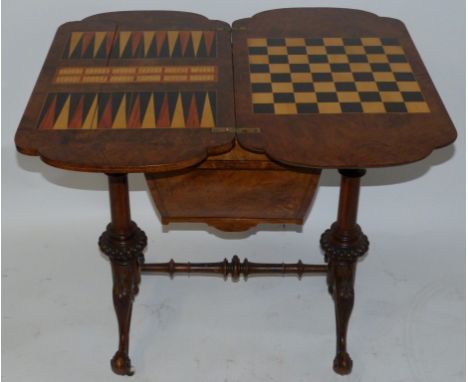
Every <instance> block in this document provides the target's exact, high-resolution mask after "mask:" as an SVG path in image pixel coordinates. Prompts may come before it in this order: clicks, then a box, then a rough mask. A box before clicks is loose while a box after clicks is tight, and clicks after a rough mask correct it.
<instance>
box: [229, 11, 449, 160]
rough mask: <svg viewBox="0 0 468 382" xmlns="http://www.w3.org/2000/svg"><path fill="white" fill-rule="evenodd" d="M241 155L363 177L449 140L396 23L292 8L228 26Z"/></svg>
mask: <svg viewBox="0 0 468 382" xmlns="http://www.w3.org/2000/svg"><path fill="white" fill-rule="evenodd" d="M233 57H234V75H235V89H236V95H235V97H236V121H237V126H238V127H240V128H242V127H256V128H260V130H261V133H258V134H239V135H238V139H239V141H240V143H241V145H242V146H243V147H245V148H246V149H249V150H253V151H257V152H264V153H265V154H266V155H268V157H270V158H273V159H275V160H277V161H280V162H282V163H285V164H289V165H296V166H305V167H321V168H367V167H381V166H391V165H397V164H403V163H408V162H413V161H416V160H420V159H422V158H424V157H425V156H427V155H429V154H430V153H431V151H432V150H434V149H435V148H438V147H442V146H445V145H448V144H450V143H451V142H453V140H454V139H455V138H456V131H455V129H454V127H453V124H452V122H451V120H450V118H449V116H448V114H447V112H446V110H445V108H444V106H443V104H442V102H441V100H440V97H439V95H438V93H437V91H436V89H435V87H434V85H433V83H432V81H431V79H430V77H429V74H428V73H427V70H426V68H425V67H424V64H423V63H422V61H421V58H420V57H419V54H418V52H417V50H416V48H415V46H414V44H413V42H412V40H411V38H410V36H409V34H408V32H407V30H406V28H405V26H404V25H403V23H402V22H400V21H398V20H395V19H390V18H385V17H378V16H376V15H374V14H371V13H368V12H363V11H356V10H350V9H332V8H297V9H294V8H291V9H280V10H273V11H267V12H263V13H259V14H257V15H255V16H253V17H252V18H249V19H243V20H238V21H236V22H235V23H234V24H233Z"/></svg>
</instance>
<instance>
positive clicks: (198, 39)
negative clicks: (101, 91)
mask: <svg viewBox="0 0 468 382" xmlns="http://www.w3.org/2000/svg"><path fill="white" fill-rule="evenodd" d="M209 57H216V32H215V31H179V30H172V31H168V30H153V31H103V32H97V31H94V32H72V33H71V35H70V38H69V39H68V42H67V45H66V47H65V50H64V52H63V55H62V58H63V59H101V58H102V59H107V58H132V59H133V58H209Z"/></svg>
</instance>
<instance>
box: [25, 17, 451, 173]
mask: <svg viewBox="0 0 468 382" xmlns="http://www.w3.org/2000/svg"><path fill="white" fill-rule="evenodd" d="M231 37H232V49H231ZM233 72H234V81H233ZM233 84H234V85H233ZM234 98H235V102H234ZM236 136H237V139H238V141H239V143H240V144H241V145H242V146H243V147H244V148H246V149H247V150H251V151H255V152H264V153H266V154H267V155H268V156H269V157H270V158H272V159H273V160H276V161H278V162H282V163H285V164H290V165H295V166H305V167H321V168H327V167H335V168H355V167H356V168H366V167H378V166H389V165H396V164H401V163H408V162H412V161H416V160H419V159H422V158H423V157H425V156H427V155H428V154H429V153H430V152H431V151H432V150H433V149H435V148H437V147H441V146H444V145H447V144H449V143H450V142H452V141H453V140H454V139H455V137H456V132H455V129H454V128H453V125H452V122H451V121H450V118H449V117H448V114H447V112H446V110H445V108H444V106H443V104H442V102H441V100H440V97H439V96H438V94H437V91H436V90H435V88H434V85H433V84H432V81H431V79H430V77H429V75H428V73H427V71H426V69H425V67H424V65H423V63H422V61H421V58H420V57H419V55H418V53H417V51H416V48H415V46H414V44H413V42H412V41H411V38H410V37H409V35H408V32H407V31H406V28H405V27H404V25H403V24H402V23H401V22H399V21H397V20H394V19H389V18H381V17H378V16H376V15H373V14H370V13H367V12H361V11H354V10H345V9H321V8H316V9H314V8H304V9H283V10H275V11H268V12H263V13H260V14H258V15H255V16H254V17H252V18H249V19H243V20H238V21H236V22H235V23H234V24H233V28H232V31H231V28H230V27H229V25H227V24H225V23H223V22H220V21H212V20H208V19H206V18H204V17H203V16H199V15H195V14H189V13H183V12H164V11H154V12H153V11H149V12H118V13H110V14H101V15H96V16H92V17H89V18H87V19H84V20H83V21H79V22H71V23H67V24H64V25H63V26H61V27H60V28H59V30H58V31H57V34H56V36H55V39H54V41H53V44H52V47H51V49H50V51H49V54H48V56H47V59H46V62H45V64H44V67H43V69H42V71H41V74H40V76H39V79H38V82H37V84H36V87H35V89H34V91H33V93H32V95H31V98H30V101H29V104H28V106H27V109H26V111H25V114H24V116H23V119H22V121H21V123H20V126H19V129H18V132H17V136H16V144H17V147H18V149H19V150H20V151H21V152H23V153H26V154H31V155H40V156H41V157H42V158H43V160H45V161H46V162H48V163H50V164H52V165H55V166H58V167H62V168H69V169H74V170H82V171H100V172H155V171H167V170H172V169H178V168H184V167H188V166H191V165H194V164H196V163H198V162H200V161H202V160H204V159H205V158H206V157H207V156H208V155H212V154H218V153H222V152H226V151H229V150H230V149H231V148H232V146H233V142H234V139H235V138H236Z"/></svg>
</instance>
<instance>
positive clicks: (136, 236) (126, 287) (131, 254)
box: [99, 174, 147, 375]
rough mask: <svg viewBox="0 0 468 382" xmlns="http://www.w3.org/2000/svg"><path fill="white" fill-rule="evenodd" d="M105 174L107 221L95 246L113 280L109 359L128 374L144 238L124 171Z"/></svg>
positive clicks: (114, 369)
mask: <svg viewBox="0 0 468 382" xmlns="http://www.w3.org/2000/svg"><path fill="white" fill-rule="evenodd" d="M108 178H109V195H110V204H111V223H110V224H109V225H108V226H107V229H106V231H105V232H104V233H103V234H102V235H101V237H100V238H99V247H100V248H101V250H102V251H103V252H104V253H105V254H106V255H107V256H108V257H109V259H110V262H111V266H112V278H113V283H114V286H113V290H112V294H113V300H114V308H115V312H116V314H117V321H118V325H119V349H118V350H117V352H116V353H115V355H114V357H113V358H112V360H111V367H112V370H113V371H114V372H115V373H116V374H120V375H132V374H133V371H132V367H131V362H130V358H129V356H128V348H129V332H130V321H131V316H132V305H133V300H134V297H135V295H136V294H137V293H138V286H139V284H140V265H141V264H142V263H143V262H144V257H143V250H144V248H145V247H146V243H147V239H146V235H145V233H144V232H143V231H142V230H141V229H139V228H138V226H137V225H136V224H135V223H134V222H133V221H132V220H131V218H130V203H129V196H128V180H127V175H126V174H110V175H108Z"/></svg>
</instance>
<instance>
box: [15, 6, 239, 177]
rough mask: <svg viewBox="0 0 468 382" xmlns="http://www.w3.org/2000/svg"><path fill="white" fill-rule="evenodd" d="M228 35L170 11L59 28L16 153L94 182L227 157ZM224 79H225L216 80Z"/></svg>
mask: <svg viewBox="0 0 468 382" xmlns="http://www.w3.org/2000/svg"><path fill="white" fill-rule="evenodd" d="M231 56H232V54H231V41H230V27H229V25H228V24H226V23H223V22H220V21H211V20H208V19H206V18H205V17H203V16H200V15H195V14H190V13H184V12H167V11H149V12H138V11H137V12H116V13H110V14H101V15H96V16H92V17H89V18H86V19H84V20H82V21H79V22H71V23H67V24H64V25H62V26H61V27H60V28H59V29H58V31H57V34H56V36H55V38H54V41H53V43H52V46H51V48H50V51H49V54H48V56H47V59H46V61H45V63H44V66H43V69H42V71H41V73H40V76H39V79H38V82H37V84H36V87H35V88H34V91H33V93H32V95H31V98H30V101H29V103H28V106H27V108H26V111H25V113H24V115H23V118H22V120H21V122H20V126H19V128H18V131H17V134H16V137H15V143H16V145H17V148H18V150H19V151H20V152H22V153H25V154H29V155H40V156H41V157H42V159H43V160H44V161H46V162H47V163H49V164H51V165H54V166H57V167H61V168H66V169H72V170H79V171H96V172H108V173H112V172H143V171H145V172H151V171H155V172H158V171H171V170H174V169H180V168H185V167H188V166H193V165H195V164H197V163H199V162H201V161H203V160H204V159H206V158H207V156H208V155H214V154H219V153H222V152H226V151H228V150H229V149H230V148H231V147H232V146H233V144H234V133H233V132H230V131H226V132H221V133H219V132H218V133H216V134H213V133H212V131H211V128H213V127H218V126H219V127H233V126H234V125H235V123H234V102H233V88H232V83H233V81H232V61H231ZM218 73H222V75H218Z"/></svg>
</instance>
